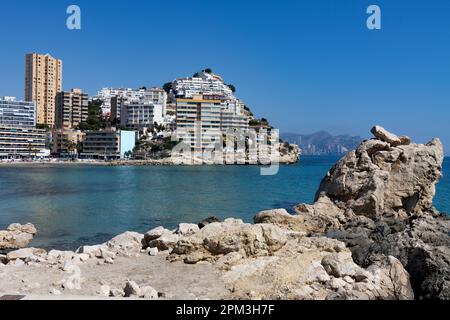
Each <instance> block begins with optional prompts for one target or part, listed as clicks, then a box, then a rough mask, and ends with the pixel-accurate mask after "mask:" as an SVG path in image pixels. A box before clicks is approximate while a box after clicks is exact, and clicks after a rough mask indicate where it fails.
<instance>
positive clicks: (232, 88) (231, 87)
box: [227, 84, 236, 93]
mask: <svg viewBox="0 0 450 320" xmlns="http://www.w3.org/2000/svg"><path fill="white" fill-rule="evenodd" d="M227 86H228V88H230V89H231V91H232V92H233V93H235V92H236V87H235V86H234V85H232V84H227Z"/></svg>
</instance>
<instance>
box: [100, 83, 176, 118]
mask: <svg viewBox="0 0 450 320" xmlns="http://www.w3.org/2000/svg"><path fill="white" fill-rule="evenodd" d="M96 99H100V100H102V101H103V104H102V112H103V114H110V116H111V119H113V120H117V121H118V122H120V121H121V109H122V106H123V105H124V104H125V103H127V102H129V103H136V102H137V101H141V102H142V103H145V104H149V103H150V104H152V105H153V106H154V109H155V112H154V121H155V122H157V123H158V124H162V123H163V122H164V116H165V115H166V105H167V93H166V92H165V91H164V90H162V89H161V88H157V87H153V88H150V89H146V88H141V89H130V88H126V89H124V88H118V89H114V88H103V89H102V90H101V91H99V92H98V94H97V97H96Z"/></svg>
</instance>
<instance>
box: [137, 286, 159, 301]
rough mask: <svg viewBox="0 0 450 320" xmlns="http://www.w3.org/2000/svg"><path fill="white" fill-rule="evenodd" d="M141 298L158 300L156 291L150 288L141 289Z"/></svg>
mask: <svg viewBox="0 0 450 320" xmlns="http://www.w3.org/2000/svg"><path fill="white" fill-rule="evenodd" d="M141 297H142V298H144V299H147V300H156V299H158V291H156V290H155V289H154V288H152V287H150V286H146V287H142V288H141Z"/></svg>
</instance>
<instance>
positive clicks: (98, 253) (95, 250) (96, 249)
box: [76, 244, 108, 258]
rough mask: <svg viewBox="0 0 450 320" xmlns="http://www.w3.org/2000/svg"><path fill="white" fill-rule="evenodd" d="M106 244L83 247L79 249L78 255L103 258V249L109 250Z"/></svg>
mask: <svg viewBox="0 0 450 320" xmlns="http://www.w3.org/2000/svg"><path fill="white" fill-rule="evenodd" d="M107 248H108V247H107V245H106V244H99V245H95V246H82V247H80V248H78V250H77V251H76V253H84V254H88V255H89V256H90V257H91V258H101V257H102V250H101V249H107Z"/></svg>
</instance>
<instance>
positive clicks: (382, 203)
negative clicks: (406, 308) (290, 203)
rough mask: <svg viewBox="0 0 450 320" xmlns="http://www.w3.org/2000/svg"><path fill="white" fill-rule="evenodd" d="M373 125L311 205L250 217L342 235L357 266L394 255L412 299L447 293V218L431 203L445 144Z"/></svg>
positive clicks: (449, 249) (449, 260) (449, 271)
mask: <svg viewBox="0 0 450 320" xmlns="http://www.w3.org/2000/svg"><path fill="white" fill-rule="evenodd" d="M372 132H373V134H374V135H375V137H376V138H375V139H372V140H368V141H364V142H363V143H362V144H361V145H360V146H359V148H358V149H357V150H356V151H352V152H350V153H349V154H348V155H347V156H345V157H344V158H343V159H342V160H340V161H339V162H338V163H337V164H336V165H335V166H334V167H333V168H332V170H331V171H330V172H329V173H328V174H327V176H326V177H325V178H324V180H323V181H322V183H321V185H320V188H319V190H318V192H317V196H316V202H315V203H314V204H313V205H306V204H301V205H298V206H297V207H296V208H295V211H296V212H297V214H298V216H290V215H288V214H286V213H283V214H280V212H277V213H275V211H272V213H271V214H268V213H267V212H266V213H262V214H260V215H258V216H257V217H256V218H255V222H256V223H258V222H262V221H263V222H265V223H275V224H277V225H279V226H285V227H287V228H289V229H291V230H295V231H305V232H307V233H308V234H310V235H314V234H319V235H324V236H326V237H329V238H335V239H338V240H341V241H343V242H345V244H346V245H347V247H348V248H349V249H350V250H351V251H352V255H353V260H354V261H355V262H356V263H357V264H358V265H360V266H362V267H367V266H369V265H370V264H371V263H372V261H373V258H374V257H379V256H380V255H381V256H395V257H396V258H397V259H399V261H400V262H401V263H402V264H403V266H404V267H405V268H406V270H407V271H408V272H409V273H410V275H411V284H412V287H413V289H414V292H415V295H416V298H417V299H422V298H425V299H435V298H437V299H450V237H449V232H450V221H449V220H448V219H447V218H446V217H445V216H444V215H442V214H440V213H439V212H437V211H436V210H435V209H434V208H433V206H432V201H433V197H434V195H435V185H436V183H437V182H438V181H439V179H440V178H441V176H442V161H443V155H444V151H443V146H442V144H441V142H440V141H439V140H438V139H433V140H432V141H431V142H429V143H428V144H425V145H421V144H412V143H411V140H410V139H409V138H408V137H397V136H396V135H394V134H392V133H390V132H388V131H386V130H385V129H383V128H381V127H378V126H377V127H374V128H373V129H372Z"/></svg>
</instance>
